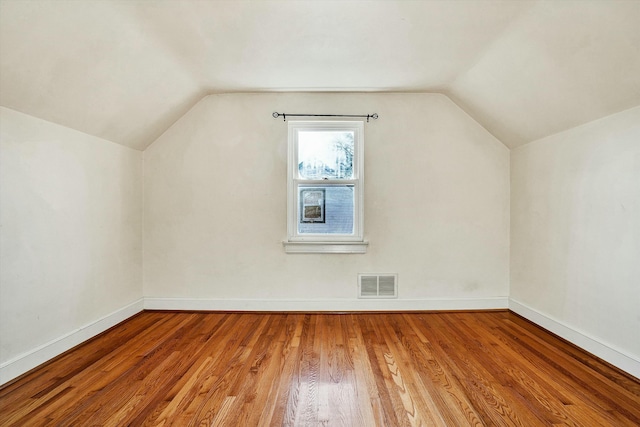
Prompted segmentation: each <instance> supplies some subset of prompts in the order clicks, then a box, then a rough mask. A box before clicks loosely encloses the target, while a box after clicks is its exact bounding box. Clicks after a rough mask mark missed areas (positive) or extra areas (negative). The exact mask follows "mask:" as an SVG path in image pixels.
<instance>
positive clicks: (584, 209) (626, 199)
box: [511, 107, 640, 377]
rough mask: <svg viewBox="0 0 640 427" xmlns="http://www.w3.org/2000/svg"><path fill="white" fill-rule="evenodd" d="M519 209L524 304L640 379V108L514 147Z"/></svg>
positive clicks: (515, 223) (514, 219)
mask: <svg viewBox="0 0 640 427" xmlns="http://www.w3.org/2000/svg"><path fill="white" fill-rule="evenodd" d="M511 214H512V216H511V239H512V241H511V247H512V251H511V298H512V299H513V300H514V301H515V302H516V303H517V306H518V307H519V308H520V309H522V310H523V311H524V312H528V313H529V317H533V320H535V321H537V323H542V324H543V326H547V327H549V328H551V329H553V328H554V325H555V327H557V328H558V332H559V333H560V334H562V332H561V331H562V330H564V331H565V332H566V335H567V338H569V339H571V340H572V341H574V342H576V343H578V344H579V345H581V346H583V347H587V349H588V350H590V351H592V352H594V353H595V354H597V355H599V356H601V357H603V358H605V359H608V360H609V361H612V362H613V363H615V364H617V365H618V366H620V367H622V368H623V369H626V370H627V371H629V372H631V373H633V374H634V375H636V376H638V377H640V369H639V368H640V332H639V331H640V107H636V108H634V109H631V110H627V111H624V112H622V113H619V114H616V115H613V116H610V117H606V118H603V119H601V120H597V121H594V122H591V123H589V124H587V125H584V126H580V127H578V128H575V129H572V130H568V131H566V132H562V133H560V134H557V135H554V136H550V137H547V138H544V139H541V140H538V141H535V142H532V143H530V144H528V145H525V146H523V147H521V148H517V149H514V150H512V152H511ZM625 360H626V361H625ZM625 364H626V365H625ZM621 365H624V366H621Z"/></svg>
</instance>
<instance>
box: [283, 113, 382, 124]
mask: <svg viewBox="0 0 640 427" xmlns="http://www.w3.org/2000/svg"><path fill="white" fill-rule="evenodd" d="M272 116H273V117H274V118H276V119H277V118H278V117H282V118H283V120H284V121H285V122H286V121H287V116H289V117H362V118H366V119H367V123H368V122H369V119H374V120H376V119H377V118H378V113H373V114H367V115H366V116H365V115H356V114H288V113H278V112H274V113H273V114H272Z"/></svg>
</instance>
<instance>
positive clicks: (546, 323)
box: [509, 299, 640, 378]
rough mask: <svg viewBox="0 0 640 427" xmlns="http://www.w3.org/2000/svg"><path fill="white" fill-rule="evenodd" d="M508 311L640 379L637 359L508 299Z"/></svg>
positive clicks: (639, 361)
mask: <svg viewBox="0 0 640 427" xmlns="http://www.w3.org/2000/svg"><path fill="white" fill-rule="evenodd" d="M509 309H510V310H511V311H513V312H514V313H517V314H519V315H520V316H522V317H524V318H525V319H527V320H530V321H531V322H533V323H535V324H536V325H539V326H541V327H543V328H544V329H546V330H548V331H550V332H552V333H554V334H556V335H558V336H559V337H562V338H564V339H565V340H567V341H569V342H570V343H572V344H575V345H577V346H578V347H580V348H582V349H583V350H585V351H588V352H589V353H591V354H593V355H594V356H597V357H599V358H600V359H602V360H604V361H606V362H608V363H610V364H612V365H613V366H615V367H617V368H619V369H621V370H623V371H625V372H627V373H629V374H630V375H633V376H634V377H636V378H640V360H639V359H638V358H637V357H634V356H633V355H631V354H627V353H625V352H624V351H623V350H620V349H617V348H615V347H614V346H612V345H610V344H607V343H604V342H602V341H601V340H599V339H598V338H595V337H593V336H590V335H589V334H588V333H586V332H583V331H580V330H579V329H577V328H575V327H573V326H570V325H567V324H566V323H564V322H562V321H560V320H558V319H555V318H554V317H552V316H549V315H547V314H544V313H542V312H540V311H538V310H536V309H534V308H531V307H529V306H527V305H526V304H523V303H521V302H519V301H516V300H514V299H509Z"/></svg>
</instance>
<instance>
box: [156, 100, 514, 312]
mask: <svg viewBox="0 0 640 427" xmlns="http://www.w3.org/2000/svg"><path fill="white" fill-rule="evenodd" d="M274 111H278V112H285V113H300V112H311V113H322V112H324V113H333V114H335V113H344V114H346V113H351V114H367V113H374V112H377V113H378V114H379V115H380V119H379V120H377V121H372V122H371V123H368V124H366V125H365V179H366V181H365V239H366V240H368V241H369V242H370V246H369V250H368V253H367V254H365V255H335V254H333V255H328V254H321V255H309V254H285V252H284V249H283V247H282V241H283V240H284V239H285V238H286V200H287V195H286V176H287V174H286V171H287V166H286V162H287V124H286V123H284V122H283V119H282V118H280V119H274V118H273V117H272V116H271V114H272V113H273V112H274ZM144 188H145V195H144V197H145V202H144V215H145V219H144V247H145V250H144V295H145V297H146V298H147V299H146V301H147V302H148V307H153V308H165V307H166V308H169V307H171V308H209V309H216V308H225V309H242V308H253V309H260V308H263V309H269V308H272V309H294V310H295V309H314V308H316V309H358V308H363V309H366V308H374V307H375V308H387V309H394V308H400V309H402V308H414V309H421V308H423V309H424V308H448V307H453V308H465V307H481V308H482V307H494V306H496V304H497V305H502V306H504V307H506V301H507V295H508V279H509V151H508V149H507V148H506V147H505V146H504V145H503V144H501V143H500V142H499V141H498V140H496V139H495V138H494V137H493V136H491V135H490V134H489V133H488V132H487V131H486V130H485V129H484V128H482V127H481V126H480V125H478V124H477V123H476V122H475V121H473V120H472V119H470V118H469V117H468V116H467V115H466V114H465V113H464V112H462V111H461V110H460V109H459V108H458V107H457V106H456V105H455V104H453V103H452V102H451V101H450V100H449V99H448V98H447V97H445V96H443V95H437V94H380V93H377V94H373V93H371V94H327V93H324V94H300V93H262V94H226V95H211V96H208V97H206V98H204V99H203V100H202V101H201V102H200V103H199V104H197V105H196V106H195V107H194V108H193V109H192V110H191V111H190V112H189V113H187V114H186V115H185V116H184V117H182V118H181V119H180V120H179V121H178V122H177V123H176V124H174V126H173V127H171V128H170V129H169V130H168V131H167V132H166V133H165V134H164V135H163V136H161V137H160V138H159V139H158V140H157V141H156V142H155V143H154V144H153V145H151V146H150V147H149V148H148V149H147V150H146V151H145V152H144ZM363 272H364V273H371V272H381V273H398V274H399V296H400V300H399V301H398V302H395V303H394V302H384V303H383V304H382V305H376V304H375V303H359V302H357V301H356V293H357V284H356V279H357V273H363ZM163 298H167V299H169V300H170V302H167V303H166V304H164V303H163V300H162V299H163ZM180 298H182V299H186V301H187V302H186V303H184V304H181V303H180V301H179V300H178V299H180ZM484 299H487V302H486V304H484V303H483V301H484ZM290 300H296V302H295V303H292V302H291V301H290ZM273 301H279V302H282V304H279V303H277V304H276V303H273ZM434 301H435V302H434ZM437 301H440V303H438V302H437ZM314 302H317V303H314ZM448 303H451V305H447V304H448ZM465 304H466V305H465Z"/></svg>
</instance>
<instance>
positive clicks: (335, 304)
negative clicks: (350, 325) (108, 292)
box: [144, 297, 509, 312]
mask: <svg viewBox="0 0 640 427" xmlns="http://www.w3.org/2000/svg"><path fill="white" fill-rule="evenodd" d="M508 307H509V299H508V297H492V298H469V299H462V298H460V299H415V300H402V299H318V300H269V299H266V300H265V299H197V298H148V297H146V298H145V299H144V308H145V309H146V310H202V311H266V312H268V311H333V312H336V311H422V310H494V309H507V308H508Z"/></svg>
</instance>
